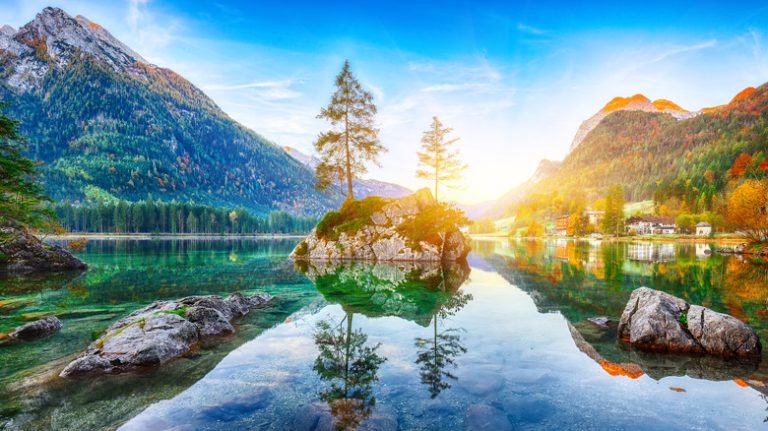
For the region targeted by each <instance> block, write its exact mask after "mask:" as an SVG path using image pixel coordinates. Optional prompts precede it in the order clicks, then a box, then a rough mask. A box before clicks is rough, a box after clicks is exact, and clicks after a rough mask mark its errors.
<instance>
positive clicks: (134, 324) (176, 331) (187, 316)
mask: <svg viewBox="0 0 768 431" xmlns="http://www.w3.org/2000/svg"><path fill="white" fill-rule="evenodd" d="M271 299H272V297H271V296H270V295H268V294H267V295H253V296H243V295H241V294H240V293H234V294H232V295H229V296H228V297H227V298H221V297H219V296H189V297H186V298H181V299H178V300H176V301H156V302H153V303H152V304H150V305H148V306H146V307H144V308H142V309H139V310H136V311H134V312H133V313H131V314H129V315H128V316H126V317H124V318H122V319H120V320H118V321H117V322H115V323H113V324H112V325H111V326H110V327H109V328H107V330H106V331H105V332H104V335H102V336H101V337H99V339H97V340H96V341H94V342H93V343H91V345H90V346H89V347H88V349H87V350H86V351H85V352H83V354H81V355H80V356H79V357H78V358H77V359H75V360H74V361H72V362H70V363H69V365H67V366H66V367H65V368H64V370H63V371H62V372H61V374H60V376H61V377H74V376H81V375H89V374H114V373H122V372H126V371H131V370H136V369H141V368H145V367H149V366H156V365H160V364H163V363H165V362H168V361H169V360H171V359H173V358H177V357H179V356H183V355H185V354H187V353H188V352H190V351H191V350H192V349H193V348H195V347H196V346H197V345H198V344H199V343H201V342H205V341H207V340H209V339H211V338H213V337H220V336H225V335H229V334H232V333H234V332H235V328H234V327H233V326H232V324H231V321H232V320H233V319H235V318H237V317H242V316H244V315H246V314H247V313H248V312H249V311H250V310H251V309H253V308H255V307H258V306H260V305H262V304H265V303H267V302H268V301H270V300H271Z"/></svg>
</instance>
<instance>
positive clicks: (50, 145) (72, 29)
mask: <svg viewBox="0 0 768 431" xmlns="http://www.w3.org/2000/svg"><path fill="white" fill-rule="evenodd" d="M0 99H2V100H3V101H5V102H9V103H10V105H9V106H8V107H7V108H6V109H7V112H8V114H9V115H10V116H12V117H14V118H17V119H19V120H20V121H21V125H20V129H21V131H22V132H23V134H24V135H25V136H26V137H27V141H28V145H29V147H30V149H29V154H30V156H32V157H34V158H36V159H38V160H41V161H42V162H43V165H42V167H41V171H42V176H41V178H42V180H43V182H44V184H45V187H46V189H47V191H48V192H49V193H50V195H51V196H52V197H53V198H54V199H56V200H64V199H70V200H81V201H82V200H85V199H90V200H93V201H96V200H103V199H107V200H109V199H111V198H113V197H114V198H120V199H127V200H131V201H137V200H143V199H145V198H147V196H148V195H151V196H152V197H154V198H155V199H158V200H163V201H170V200H173V199H175V200H178V201H182V202H187V201H192V202H195V203H198V204H206V205H215V206H242V207H245V208H247V209H250V210H252V211H255V212H257V213H265V212H267V211H269V210H272V209H282V210H288V211H291V212H294V213H304V214H317V213H320V212H323V211H325V210H326V209H328V208H330V207H335V206H337V205H338V203H339V202H340V199H341V198H340V196H339V195H338V194H337V193H331V194H326V193H323V192H319V191H317V190H315V189H314V182H315V181H314V174H313V172H312V171H311V170H310V169H308V168H307V167H306V166H304V165H303V164H301V163H299V162H298V161H296V160H294V159H293V158H292V157H290V156H288V155H287V154H285V152H284V151H283V150H282V149H281V148H280V147H278V146H277V145H274V144H273V143H271V142H269V141H268V140H266V139H265V138H263V137H262V136H260V135H258V134H256V133H254V132H252V131H250V130H248V129H246V128H245V127H243V126H241V125H239V124H238V123H237V122H235V121H234V120H232V119H231V118H229V117H228V116H227V115H226V114H225V113H224V112H223V111H221V109H219V107H218V106H216V104H215V103H214V102H213V101H212V100H211V99H210V98H208V97H207V96H206V95H205V94H204V93H203V92H202V91H200V90H199V89H197V88H196V87H195V86H194V85H192V84H191V83H190V82H188V81H186V80H185V79H184V78H183V77H181V76H179V75H177V74H176V73H174V72H173V71H171V70H169V69H164V68H160V67H157V66H154V65H151V64H148V63H147V62H146V61H145V60H144V59H143V58H141V56H140V55H138V54H137V53H135V52H134V51H133V50H131V49H130V48H128V47H127V46H125V45H124V44H122V43H121V42H119V41H118V40H117V39H115V38H114V37H112V36H111V35H110V34H109V33H108V32H107V31H106V30H104V29H103V28H102V27H100V26H99V25H97V24H95V23H92V22H90V21H88V20H87V19H85V18H83V17H80V16H78V17H75V18H73V17H70V16H69V15H67V14H66V13H65V12H64V11H62V10H60V9H56V8H46V9H44V10H43V11H42V12H41V13H39V14H38V15H37V16H36V17H35V19H34V20H33V21H31V22H30V23H28V24H27V25H25V26H24V27H22V28H21V29H19V30H18V31H14V29H12V28H10V27H8V26H4V27H3V28H2V29H0Z"/></svg>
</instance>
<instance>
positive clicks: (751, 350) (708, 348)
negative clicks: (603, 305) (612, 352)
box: [618, 287, 761, 357]
mask: <svg viewBox="0 0 768 431" xmlns="http://www.w3.org/2000/svg"><path fill="white" fill-rule="evenodd" d="M682 314H687V325H685V326H684V325H683V324H681V323H680V322H681V317H680V316H681V315H682ZM618 336H619V338H621V339H623V340H625V341H628V342H629V343H630V344H632V345H633V346H636V347H639V348H641V349H646V350H655V351H668V352H680V353H707V354H711V355H717V356H723V357H746V356H755V355H759V354H760V350H761V346H760V340H759V339H758V337H757V334H755V332H754V331H753V330H752V329H751V328H750V327H749V326H747V325H746V324H744V323H743V322H741V321H739V320H738V319H736V318H734V317H731V316H728V315H725V314H721V313H717V312H714V311H712V310H709V309H708V308H705V307H701V306H698V305H689V304H688V303H687V302H685V301H684V300H682V299H680V298H677V297H674V296H672V295H669V294H667V293H664V292H660V291H658V290H654V289H650V288H647V287H641V288H639V289H635V290H634V291H633V292H632V295H631V296H630V298H629V301H628V302H627V305H626V307H625V308H624V312H623V313H622V315H621V320H620V321H619V328H618Z"/></svg>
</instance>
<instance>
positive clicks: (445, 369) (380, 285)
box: [296, 261, 472, 426]
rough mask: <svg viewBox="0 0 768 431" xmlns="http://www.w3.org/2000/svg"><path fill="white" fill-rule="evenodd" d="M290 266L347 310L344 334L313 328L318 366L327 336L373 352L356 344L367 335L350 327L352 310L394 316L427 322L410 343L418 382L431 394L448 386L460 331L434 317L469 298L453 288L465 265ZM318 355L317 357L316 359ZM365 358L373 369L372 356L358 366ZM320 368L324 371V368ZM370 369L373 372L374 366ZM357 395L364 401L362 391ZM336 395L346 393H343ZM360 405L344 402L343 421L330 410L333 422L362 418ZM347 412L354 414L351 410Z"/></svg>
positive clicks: (365, 410) (364, 412) (460, 349)
mask: <svg viewBox="0 0 768 431" xmlns="http://www.w3.org/2000/svg"><path fill="white" fill-rule="evenodd" d="M296 265H297V268H298V269H299V270H301V271H302V272H303V273H304V274H306V275H307V277H308V278H309V279H311V280H312V281H313V282H314V283H315V287H316V288H317V290H318V291H319V292H320V293H321V294H322V295H323V297H324V298H325V299H326V300H327V301H330V302H335V303H338V304H340V305H341V307H342V308H343V309H344V311H346V313H347V317H346V318H345V319H346V322H347V325H348V327H347V330H346V332H345V333H343V334H342V333H341V332H343V331H341V330H340V329H339V330H338V331H341V332H339V333H338V334H336V335H335V337H334V336H332V335H328V334H334V333H335V332H334V331H336V329H333V330H331V329H330V328H329V326H328V325H327V324H323V326H322V327H320V328H319V329H320V331H319V334H322V335H323V336H322V337H319V338H318V337H316V342H318V346H321V345H322V347H321V356H320V357H319V358H318V361H319V362H317V363H318V364H323V363H325V362H329V359H328V358H330V357H334V355H335V354H333V353H332V352H333V350H332V349H330V348H329V347H327V346H329V345H330V344H332V343H331V341H330V340H336V341H341V340H342V339H344V337H351V339H350V342H351V343H352V351H353V352H354V351H355V349H359V350H360V353H361V354H362V355H363V356H365V355H375V350H376V347H373V348H367V349H368V350H362V349H363V347H361V346H362V345H363V344H364V343H365V339H366V338H367V337H365V335H364V334H362V333H359V332H353V331H352V328H351V322H352V316H353V314H354V313H360V314H363V315H365V316H368V317H379V316H397V317H399V318H402V319H406V320H410V321H412V322H415V323H417V324H419V325H421V326H425V327H426V326H428V325H429V324H430V322H431V323H432V337H430V338H417V339H416V340H415V344H416V347H417V348H418V349H419V351H418V354H417V359H416V363H417V364H419V365H420V367H421V368H420V377H421V382H422V383H424V384H425V385H427V387H428V388H429V392H430V394H431V395H432V397H433V398H434V397H436V396H437V395H438V394H439V393H440V392H441V391H442V390H444V389H447V388H449V387H450V384H449V383H448V382H447V380H448V379H455V378H456V377H455V376H454V375H453V374H452V372H451V371H452V369H453V368H455V366H456V363H455V358H456V357H457V356H459V355H461V354H463V353H464V352H466V348H465V347H464V346H463V345H462V343H461V332H462V331H463V330H462V329H459V328H449V329H446V330H444V331H442V332H440V331H439V330H438V325H439V323H440V322H439V321H441V320H442V321H444V320H445V319H446V318H447V317H449V316H451V315H453V314H455V313H456V312H457V311H459V310H460V309H461V308H462V307H464V306H465V305H466V304H467V303H468V302H469V301H471V300H472V295H469V294H466V293H464V292H461V291H460V290H459V288H460V287H461V285H462V284H463V283H464V282H465V281H466V280H467V278H468V276H469V272H470V270H469V267H468V266H467V265H466V263H451V264H444V265H441V264H439V263H381V262H380V263H371V262H329V261H312V262H303V261H297V262H296ZM349 334H352V335H351V336H350V335H349ZM342 335H343V336H342ZM317 340H323V342H322V343H320V342H319V341H317ZM361 340H362V341H361ZM355 343H358V344H355ZM323 349H325V350H323ZM329 349H330V350H329ZM321 358H323V359H322V361H321ZM330 362H332V361H330ZM339 362H340V361H339ZM367 362H371V363H372V364H373V365H376V367H378V364H377V362H376V360H374V359H372V360H371V361H367V360H363V361H362V365H361V369H363V370H365V369H367V365H366V363H367ZM342 368H343V367H342ZM316 369H317V366H316ZM321 369H325V366H323V367H322V368H321ZM318 372H319V371H318ZM373 372H374V373H375V370H373ZM337 374H338V373H337ZM336 387H340V385H337V386H336ZM334 391H335V392H334V393H335V394H338V393H346V392H347V391H346V390H345V391H339V390H338V389H335V390H334ZM358 393H359V395H361V396H362V397H363V398H365V399H367V398H366V397H367V395H366V393H365V391H364V390H360V391H358ZM334 396H336V395H334ZM328 397H329V395H322V398H323V399H324V400H326V398H328ZM342 398H343V399H347V398H349V397H348V396H346V395H345V396H343V397H342ZM352 398H354V396H353V397H352ZM329 405H330V407H331V409H332V410H333V409H334V405H333V404H330V402H329ZM366 405H367V404H366V403H365V402H363V401H359V402H357V404H353V403H351V402H347V403H346V404H345V407H346V409H347V410H348V411H349V412H348V413H347V414H346V415H344V416H345V418H346V419H343V420H342V419H338V416H337V414H336V413H334V415H335V416H337V419H338V422H337V424H338V423H341V424H342V426H349V425H350V424H351V425H355V424H357V423H359V420H357V422H356V421H355V420H354V419H353V418H352V416H354V417H361V418H363V419H364V418H365V417H367V416H368V415H369V414H370V408H369V407H370V405H367V406H368V408H366ZM355 407H356V408H355ZM337 409H338V408H337ZM353 410H354V411H355V412H356V413H355V414H352V411H353ZM360 420H362V419H360Z"/></svg>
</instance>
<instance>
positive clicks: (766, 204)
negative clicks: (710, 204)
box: [727, 179, 768, 242]
mask: <svg viewBox="0 0 768 431" xmlns="http://www.w3.org/2000/svg"><path fill="white" fill-rule="evenodd" d="M727 216H728V222H729V223H730V224H731V226H732V227H733V228H734V229H736V230H737V231H739V232H740V233H742V234H743V235H744V236H745V237H746V238H747V239H749V240H750V241H751V242H761V241H765V240H766V239H767V238H768V180H765V179H764V180H761V181H758V180H752V179H750V180H746V181H744V183H743V184H741V185H740V186H738V187H737V188H736V190H734V191H733V193H732V194H731V197H730V198H729V199H728V215H727Z"/></svg>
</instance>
